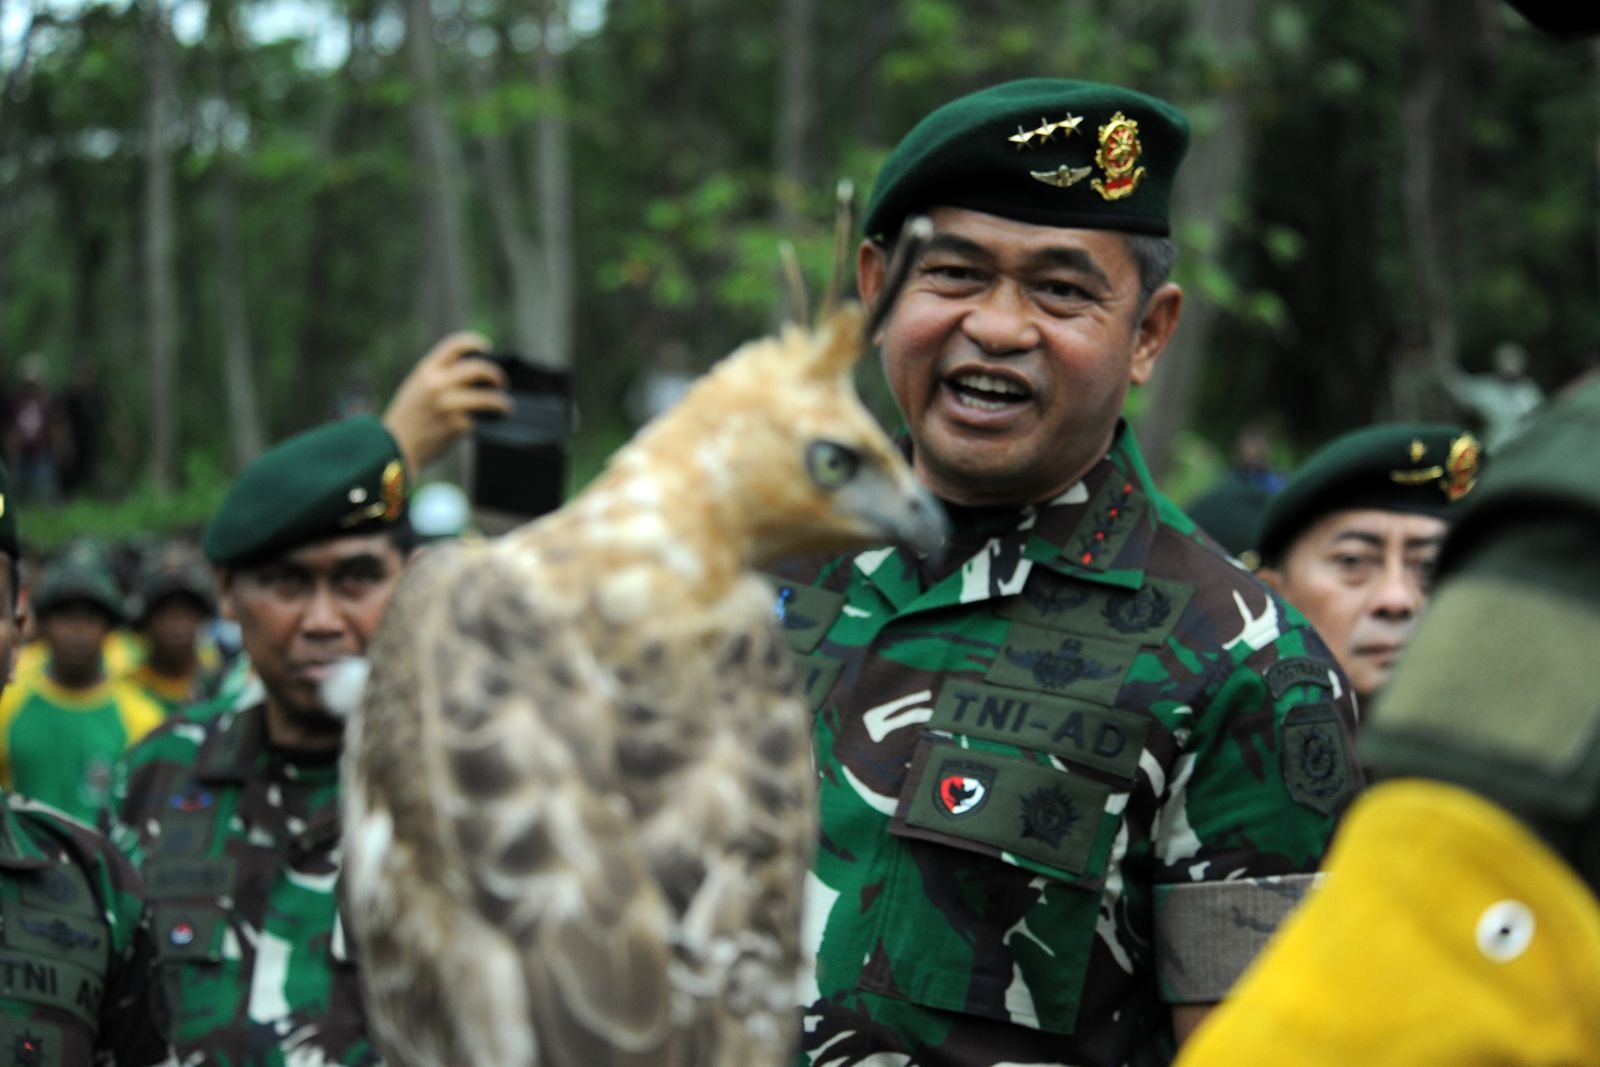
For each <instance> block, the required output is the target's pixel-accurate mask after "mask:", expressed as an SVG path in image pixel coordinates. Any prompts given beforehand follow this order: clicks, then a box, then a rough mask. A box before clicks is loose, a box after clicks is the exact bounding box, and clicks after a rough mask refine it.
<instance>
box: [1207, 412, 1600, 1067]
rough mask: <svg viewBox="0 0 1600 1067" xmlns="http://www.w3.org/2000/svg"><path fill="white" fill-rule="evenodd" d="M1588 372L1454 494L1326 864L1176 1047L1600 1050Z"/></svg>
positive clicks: (1438, 1059)
mask: <svg viewBox="0 0 1600 1067" xmlns="http://www.w3.org/2000/svg"><path fill="white" fill-rule="evenodd" d="M1597 453H1600V385H1590V386H1588V387H1587V388H1584V389H1582V390H1580V391H1579V392H1577V393H1575V394H1572V395H1570V396H1567V397H1563V398H1561V399H1558V400H1557V401H1556V402H1555V403H1553V404H1552V405H1551V406H1550V407H1549V408H1548V409H1546V410H1545V411H1544V412H1543V413H1541V414H1540V415H1537V416H1535V417H1534V419H1533V420H1532V422H1531V423H1530V424H1529V425H1528V427H1527V428H1526V429H1525V430H1523V432H1522V433H1521V434H1519V435H1518V436H1517V437H1515V438H1513V439H1512V440H1511V441H1509V442H1507V444H1506V446H1505V448H1504V449H1502V450H1500V451H1497V452H1496V453H1495V455H1494V462H1493V463H1492V464H1490V465H1489V466H1488V468H1487V470H1486V472H1485V474H1484V476H1483V480H1482V482H1481V483H1480V484H1479V486H1478V487H1477V488H1476V489H1475V490H1473V492H1472V494H1471V496H1470V497H1468V498H1467V499H1466V500H1464V501H1463V502H1462V505H1461V508H1460V510H1459V512H1458V514H1456V515H1455V516H1454V517H1453V522H1452V526H1451V529H1450V531H1449V533H1448V535H1447V536H1446V538H1445V542H1444V546H1443V548H1442V550H1441V552H1440V555H1439V560H1438V569H1437V575H1438V584H1437V588H1436V591H1435V593H1434V596H1433V602H1432V604H1431V605H1430V606H1429V608H1428V612H1427V614H1426V615H1424V616H1423V618H1422V620H1421V622H1420V624H1419V625H1418V627H1417V631H1416V633H1415V634H1414V635H1413V637H1412V639H1411V642H1410V646H1409V648H1408V650H1407V652H1406V655H1405V658H1404V659H1403V660H1402V661H1401V662H1400V664H1399V666H1398V667H1397V668H1396V670H1395V674H1394V677H1393V679H1392V680H1391V681H1390V682H1389V684H1388V686H1387V687H1386V688H1385V689H1384V691H1383V693H1382V694H1381V695H1380V696H1379V698H1378V700H1377V703H1376V705H1375V707H1374V708H1373V710H1372V712H1371V714H1370V715H1369V716H1368V717H1367V720H1366V723H1365V725H1364V727H1363V733H1362V736H1361V741H1360V754H1361V756H1362V757H1363V759H1364V761H1365V762H1366V764H1367V765H1368V767H1369V768H1370V769H1371V772H1372V774H1373V777H1374V779H1375V780H1376V782H1377V784H1375V785H1374V786H1373V787H1372V788H1371V789H1370V790H1369V791H1368V792H1367V793H1366V794H1365V795H1364V796H1363V797H1362V798H1361V799H1360V800H1359V801H1358V802H1357V803H1356V805H1355V806H1354V807H1353V808H1352V809H1351V811H1350V814H1349V816H1348V817H1347V819H1346V820H1345V823H1344V826H1343V828H1342V829H1341V830H1340V833H1339V837H1338V839H1337V841H1336V842H1335V845H1334V849H1333V851H1332V853H1331V854H1330V856H1329V859H1328V871H1329V874H1328V881H1327V885H1326V886H1325V887H1324V888H1323V889H1321V890H1319V891H1318V892H1317V894H1316V895H1315V896H1314V897H1313V898H1312V899H1311V900H1310V901H1308V902H1307V904H1306V906H1305V907H1304V908H1303V909H1302V910H1301V911H1300V912H1299V913H1298V914H1297V915H1296V916H1295V917H1294V918H1293V919H1292V920H1291V921H1290V922H1289V923H1288V924H1287V926H1286V927H1285V929H1284V930H1283V931H1282V932H1281V933H1280V935H1279V937H1278V938H1277V939H1276V940H1275V941H1274V942H1273V945H1272V947H1271V948H1270V949H1269V951H1268V952H1267V953H1265V954H1264V955H1263V956H1262V957H1261V959H1260V960H1259V961H1258V964H1257V966H1256V967H1255V968H1253V969H1252V971H1251V973H1250V974H1248V975H1247V976H1246V977H1245V979H1244V980H1243V981H1242V982H1241V984H1240V986H1239V989H1238V992H1237V995H1236V997H1234V998H1231V1000H1230V1003H1229V1004H1228V1005H1226V1006H1225V1007H1224V1008H1223V1009H1222V1010H1221V1011H1220V1012H1219V1013H1218V1015H1217V1017H1216V1018H1215V1019H1213V1020H1212V1021H1210V1022H1208V1023H1207V1025H1206V1026H1205V1028H1204V1029H1202V1031H1201V1032H1200V1034H1199V1035H1198V1036H1197V1038H1196V1041H1195V1044H1194V1046H1193V1047H1192V1048H1191V1049H1189V1050H1188V1051H1187V1052H1186V1054H1185V1056H1184V1057H1183V1060H1182V1062H1183V1064H1184V1065H1185V1067H1202V1065H1211V1064H1216V1065H1226V1067H1254V1065H1258V1064H1259V1065H1269V1064H1270V1065H1277V1064H1291V1063H1292V1064H1295V1065H1297V1067H1344V1065H1346V1064H1363V1065H1369V1067H1410V1065H1412V1064H1452V1065H1459V1067H1565V1065H1568V1064H1580V1063H1582V1064H1590V1063H1600V1027H1597V1026H1596V1025H1595V1020H1596V1019H1597V1018H1600V897H1597V894H1600V819H1597V818H1596V813H1597V812H1600V701H1597V700H1596V698H1595V694H1596V692H1597V691H1600V665H1597V660H1596V657H1595V649H1596V647H1600V555H1597V553H1596V552H1595V545H1596V543H1597V538H1600V481H1597V480H1596V478H1595V473H1594V472H1595V456H1596V454H1597Z"/></svg>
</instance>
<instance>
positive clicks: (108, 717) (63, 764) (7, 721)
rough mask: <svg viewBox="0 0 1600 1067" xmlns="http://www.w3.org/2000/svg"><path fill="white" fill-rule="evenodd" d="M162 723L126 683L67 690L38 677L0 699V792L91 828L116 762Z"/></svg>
mask: <svg viewBox="0 0 1600 1067" xmlns="http://www.w3.org/2000/svg"><path fill="white" fill-rule="evenodd" d="M162 718H163V712H162V710H161V707H160V706H159V705H158V704H156V703H155V702H154V701H152V700H151V699H150V698H149V697H146V696H145V695H144V694H143V693H140V692H139V691H138V690H137V689H135V688H134V687H132V686H130V685H127V684H125V683H122V682H102V683H100V684H99V685H94V686H91V687H89V688H87V689H66V688H63V687H62V686H60V685H57V684H56V683H55V682H54V681H52V680H51V678H50V676H49V675H48V674H46V673H42V672H41V673H36V674H35V675H34V676H33V677H32V678H31V679H29V680H27V681H25V682H18V683H16V684H13V685H11V686H8V687H7V688H6V691H5V695H4V696H3V697H0V785H4V786H7V787H9V788H11V789H15V790H16V791H17V792H19V793H21V794H23V795H24V796H29V797H32V798H33V799H35V800H42V801H44V802H45V803H46V804H49V805H52V806H53V807H57V808H60V809H61V810H62V811H64V812H66V813H67V814H68V815H72V816H74V817H75V818H78V819H82V820H83V821H84V822H88V823H93V822H95V821H96V819H98V818H99V815H100V810H101V809H102V808H104V807H105V804H106V797H107V793H108V790H109V788H110V785H111V768H112V765H113V764H115V763H116V761H117V757H119V756H120V755H122V752H123V750H124V749H126V748H127V747H128V746H129V745H131V744H132V743H133V742H135V741H137V740H138V739H139V738H141V737H143V736H144V735H145V734H147V733H149V732H150V731H151V730H153V729H155V728H156V727H157V726H159V725H160V724H161V720H162Z"/></svg>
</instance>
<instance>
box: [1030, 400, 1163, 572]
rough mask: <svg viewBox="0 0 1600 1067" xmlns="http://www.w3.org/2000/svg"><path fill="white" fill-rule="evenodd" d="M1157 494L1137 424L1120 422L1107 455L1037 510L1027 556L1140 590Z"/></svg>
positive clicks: (1061, 569)
mask: <svg viewBox="0 0 1600 1067" xmlns="http://www.w3.org/2000/svg"><path fill="white" fill-rule="evenodd" d="M1158 496H1159V493H1158V492H1157V490H1156V487H1155V483H1154V481H1153V480H1152V479H1151V477H1150V469H1149V468H1148V467H1147V466H1146V465H1145V461H1144V455H1143V453H1141V452H1140V451H1139V442H1138V440H1137V439H1136V438H1135V437H1134V433H1133V427H1131V426H1129V425H1128V424H1127V423H1126V422H1125V421H1124V422H1119V423H1118V424H1117V429H1116V433H1115V434H1114V436H1113V437H1112V441H1111V449H1110V451H1109V452H1107V453H1106V457H1105V459H1103V460H1101V461H1100V463H1098V464H1096V465H1095V466H1094V467H1093V468H1091V469H1090V471H1089V472H1088V473H1087V474H1085V475H1084V476H1083V479H1082V481H1080V482H1079V483H1078V485H1077V486H1074V487H1073V489H1072V490H1070V491H1069V492H1067V493H1065V494H1063V495H1062V496H1060V497H1058V498H1056V499H1055V500H1054V501H1051V502H1050V503H1049V504H1046V505H1045V506H1043V507H1042V508H1039V509H1038V511H1037V515H1036V517H1035V518H1034V519H1033V521H1032V539H1031V540H1030V542H1029V544H1028V546H1027V548H1026V549H1024V551H1023V555H1024V556H1025V557H1026V558H1028V559H1031V560H1033V561H1034V562H1035V563H1037V564H1039V565H1041V566H1045V567H1049V568H1050V569H1051V570H1055V571H1059V572H1060V573H1062V574H1070V575H1073V576H1074V577H1078V578H1083V579H1086V580H1088V581H1093V582H1101V583H1103V584H1107V585H1116V586H1121V587H1124V588H1127V589H1138V588H1140V587H1141V586H1142V585H1143V584H1144V572H1145V565H1146V563H1147V562H1148V561H1149V558H1150V546H1151V544H1152V542H1153V541H1154V538H1155V533H1156V515H1155V501H1156V499H1157V498H1158Z"/></svg>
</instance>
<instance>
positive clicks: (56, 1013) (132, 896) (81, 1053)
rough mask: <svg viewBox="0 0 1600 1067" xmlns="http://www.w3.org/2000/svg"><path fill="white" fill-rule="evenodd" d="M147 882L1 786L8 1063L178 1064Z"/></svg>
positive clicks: (4, 1046)
mask: <svg viewBox="0 0 1600 1067" xmlns="http://www.w3.org/2000/svg"><path fill="white" fill-rule="evenodd" d="M154 958H155V949H154V945H153V943H152V940H151V929H150V914H149V911H148V910H147V909H146V907H145V902H144V899H143V897H142V895H141V891H140V887H139V880H138V877H137V876H136V875H135V874H134V872H133V868H132V866H130V865H129V863H128V861H127V860H126V859H125V858H124V857H123V856H122V854H121V853H119V852H118V851H117V850H116V849H115V848H113V847H112V846H111V843H110V842H109V841H107V840H106V839H105V838H104V837H102V836H100V835H99V834H97V833H95V832H94V830H92V829H90V828H89V827H88V826H85V825H83V824H82V823H80V822H78V821H77V820H75V819H70V818H68V817H67V816H65V815H63V814H62V813H61V812H58V811H56V810H54V809H53V808H50V807H48V806H46V805H44V804H40V803H38V802H36V801H33V800H29V799H27V798H24V797H19V796H17V795H15V794H12V793H0V1052H4V1051H6V1050H9V1052H10V1055H11V1057H12V1058H11V1059H9V1060H7V1061H5V1062H10V1063H18V1064H21V1063H27V1064H35V1065H38V1067H80V1065H83V1064H90V1063H93V1064H117V1065H119V1067H134V1065H141V1064H157V1063H159V1064H175V1063H176V1062H177V1061H176V1060H175V1059H174V1058H173V1056H172V1050H171V1047H170V1046H169V1045H168V1044H167V1038H166V1026H167V1011H166V1000H165V998H164V997H163V996H162V994H161V988H160V985H159V984H158V983H156V982H154V981H152V980H151V971H152V965H153V960H154Z"/></svg>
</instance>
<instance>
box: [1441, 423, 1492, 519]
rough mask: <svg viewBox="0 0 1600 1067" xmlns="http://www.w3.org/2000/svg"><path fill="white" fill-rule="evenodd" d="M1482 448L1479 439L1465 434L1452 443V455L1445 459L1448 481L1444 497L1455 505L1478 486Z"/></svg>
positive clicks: (1445, 484) (1445, 485)
mask: <svg viewBox="0 0 1600 1067" xmlns="http://www.w3.org/2000/svg"><path fill="white" fill-rule="evenodd" d="M1482 451H1483V450H1482V448H1481V447H1480V446H1479V445H1478V439H1477V438H1476V437H1473V436H1472V435H1471V434H1470V433H1464V434H1462V435H1461V436H1460V437H1457V438H1456V439H1455V440H1454V441H1451V442H1450V455H1449V457H1448V458H1446V459H1445V462H1444V470H1445V475H1446V481H1445V483H1444V495H1445V496H1447V497H1449V498H1450V500H1451V502H1452V503H1454V502H1455V501H1457V500H1460V499H1461V498H1462V497H1464V496H1466V495H1467V494H1468V493H1470V492H1471V491H1472V487H1473V486H1474V485H1476V484H1478V466H1479V464H1480V463H1481V461H1482Z"/></svg>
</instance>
